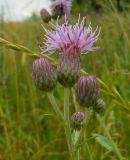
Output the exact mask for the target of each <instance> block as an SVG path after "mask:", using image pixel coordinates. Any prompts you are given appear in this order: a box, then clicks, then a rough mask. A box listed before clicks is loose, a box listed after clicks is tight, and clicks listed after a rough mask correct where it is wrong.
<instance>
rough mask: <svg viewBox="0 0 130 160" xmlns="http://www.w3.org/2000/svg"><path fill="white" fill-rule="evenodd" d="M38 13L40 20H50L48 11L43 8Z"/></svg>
mask: <svg viewBox="0 0 130 160" xmlns="http://www.w3.org/2000/svg"><path fill="white" fill-rule="evenodd" d="M40 15H41V18H42V20H43V21H44V22H46V23H47V22H49V21H50V20H51V16H50V14H49V12H48V11H47V10H46V9H45V8H42V9H41V11H40Z"/></svg>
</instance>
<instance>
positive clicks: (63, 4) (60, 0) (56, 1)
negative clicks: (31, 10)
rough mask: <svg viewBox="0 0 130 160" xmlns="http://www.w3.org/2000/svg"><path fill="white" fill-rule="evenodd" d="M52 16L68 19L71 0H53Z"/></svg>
mask: <svg viewBox="0 0 130 160" xmlns="http://www.w3.org/2000/svg"><path fill="white" fill-rule="evenodd" d="M51 11H52V17H53V18H54V19H57V17H63V16H65V15H66V18H67V19H69V16H70V12H71V0H53V1H52V5H51Z"/></svg>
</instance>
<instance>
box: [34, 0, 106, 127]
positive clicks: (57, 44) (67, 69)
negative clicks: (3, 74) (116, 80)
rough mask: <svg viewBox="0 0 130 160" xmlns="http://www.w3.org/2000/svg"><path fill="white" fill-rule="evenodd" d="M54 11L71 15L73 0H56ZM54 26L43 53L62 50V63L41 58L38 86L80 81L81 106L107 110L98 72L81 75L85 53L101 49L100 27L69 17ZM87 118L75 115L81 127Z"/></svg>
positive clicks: (48, 88) (48, 32)
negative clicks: (81, 64) (97, 75)
mask: <svg viewBox="0 0 130 160" xmlns="http://www.w3.org/2000/svg"><path fill="white" fill-rule="evenodd" d="M51 8H52V13H53V15H54V16H55V15H56V16H57V15H59V17H62V16H65V14H66V15H69V14H70V11H71V1H70V0H54V1H53V2H52V6H51ZM42 15H46V16H45V17H44V16H43V19H44V21H45V20H46V21H49V13H48V12H47V11H46V10H44V9H43V10H42V11H41V16H42ZM51 25H52V29H51V30H49V29H46V28H44V26H43V29H44V31H45V36H44V42H43V44H44V45H43V47H41V50H42V53H43V54H54V53H56V52H58V53H59V56H58V57H59V58H58V65H57V68H55V67H54V66H53V65H52V64H51V63H50V61H49V60H48V59H46V58H40V59H37V60H35V61H34V63H33V80H34V82H35V84H36V86H37V87H38V88H39V89H40V90H43V91H45V92H51V91H52V90H53V89H54V88H55V86H56V84H57V81H58V82H59V83H60V84H61V85H62V86H63V87H64V88H71V87H73V86H74V85H75V84H76V91H75V96H76V100H77V102H78V103H79V105H80V106H83V107H87V108H90V107H92V108H93V110H94V111H95V112H97V113H99V112H102V111H104V109H105V103H104V101H103V100H102V98H101V95H100V89H99V87H98V82H97V79H96V77H95V76H92V75H84V76H81V77H80V62H81V60H80V57H81V54H86V53H88V52H93V51H96V50H97V49H98V47H95V42H96V41H97V40H98V37H99V33H100V29H99V28H98V27H97V28H96V29H95V30H93V29H92V27H91V25H89V26H87V27H86V26H85V18H83V19H82V20H80V16H79V19H78V22H77V23H76V24H75V25H71V24H70V23H69V22H68V21H67V18H66V19H65V22H64V23H63V24H59V23H58V19H57V22H56V25H55V24H52V23H51ZM84 119H85V115H84V113H83V112H75V113H74V114H73V115H72V117H71V122H72V126H73V128H77V129H80V128H81V126H82V124H83V122H84Z"/></svg>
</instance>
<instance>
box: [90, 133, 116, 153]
mask: <svg viewBox="0 0 130 160" xmlns="http://www.w3.org/2000/svg"><path fill="white" fill-rule="evenodd" d="M92 136H93V137H94V138H95V139H96V141H97V142H98V143H100V144H101V145H102V146H103V147H104V148H106V149H107V150H108V151H112V150H113V147H112V145H111V143H110V141H109V139H108V138H107V137H104V136H102V135H100V134H97V133H93V134H92Z"/></svg>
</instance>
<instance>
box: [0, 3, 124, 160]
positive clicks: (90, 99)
mask: <svg viewBox="0 0 130 160" xmlns="http://www.w3.org/2000/svg"><path fill="white" fill-rule="evenodd" d="M51 7H52V14H53V17H58V16H59V17H64V18H65V17H66V18H65V19H66V20H65V23H63V24H61V25H59V24H58V21H57V23H56V25H54V24H52V26H53V27H54V29H51V30H47V29H46V28H44V30H45V38H44V42H43V43H44V46H43V47H42V48H41V49H42V54H33V53H32V52H31V51H30V50H28V49H26V48H25V47H22V46H17V45H13V44H9V43H8V42H7V41H4V40H3V41H2V40H1V41H0V43H3V44H4V45H5V46H7V47H9V46H10V47H12V48H14V49H16V50H19V51H21V50H22V51H24V52H26V53H28V55H31V56H33V58H34V57H35V58H37V59H35V60H34V62H33V67H32V77H33V81H34V83H35V85H36V87H37V88H38V89H40V90H42V91H44V92H46V93H47V95H48V98H49V100H50V102H51V104H52V107H53V109H54V110H55V112H56V115H57V117H58V118H59V122H61V123H62V124H63V128H64V131H65V135H66V141H67V144H68V150H69V154H70V158H71V159H72V160H80V158H81V153H80V152H81V148H82V138H84V135H85V133H86V132H85V131H86V130H87V127H88V125H89V122H90V120H91V119H92V118H93V116H92V115H93V114H96V118H97V120H98V122H99V123H100V125H101V126H102V128H103V129H104V132H105V134H106V136H107V137H108V139H109V141H110V143H111V145H112V147H113V150H114V152H115V154H116V155H117V157H118V159H120V160H123V157H122V155H121V153H120V150H119V149H118V147H117V145H116V143H114V141H113V139H112V137H111V135H110V133H109V131H108V130H107V129H106V127H105V125H104V123H103V121H102V118H101V117H100V115H99V113H100V112H103V111H105V102H104V101H103V99H102V97H101V94H100V88H99V86H98V82H100V84H102V88H105V89H106V90H105V91H109V89H108V88H107V87H106V85H105V84H104V83H103V82H102V81H100V80H98V82H97V78H96V77H95V76H93V75H86V73H85V75H81V74H80V73H81V69H80V63H81V59H80V57H81V56H82V55H81V54H86V53H88V52H93V51H96V50H97V49H98V47H95V42H96V41H97V40H98V38H99V33H100V29H98V27H97V28H96V29H95V30H94V31H93V29H92V27H91V26H90V25H89V26H88V27H86V26H85V18H83V20H82V21H80V18H79V20H78V22H77V23H76V24H75V25H71V24H70V23H69V22H68V21H67V19H69V16H70V11H71V1H70V0H54V1H53V3H52V6H51ZM41 15H42V16H43V20H45V21H47V22H48V21H49V20H50V17H49V19H48V16H49V13H48V12H47V11H46V10H44V9H43V10H42V11H41ZM46 18H47V19H46ZM56 51H57V52H58V55H59V57H58V63H55V61H54V60H53V59H52V58H51V57H49V56H48V55H50V54H53V53H55V52H56ZM47 54H48V55H47ZM41 57H43V58H41ZM55 64H56V65H55ZM83 73H84V71H82V74H83ZM58 82H59V83H60V84H61V85H62V86H63V88H64V108H61V107H60V106H59V103H57V100H56V98H55V97H54V95H53V90H54V89H55V87H56V84H57V83H58ZM72 87H74V89H75V95H74V96H73V97H75V99H76V101H77V103H78V104H79V105H80V109H78V111H77V110H75V111H74V113H73V114H72V113H70V109H69V108H70V103H69V101H70V91H71V89H72ZM113 95H114V96H113V97H114V98H115V97H116V96H115V95H117V93H116V92H113ZM118 96H119V95H118ZM120 101H121V102H122V100H121V99H120ZM77 103H75V104H77ZM122 103H123V102H122ZM61 106H63V105H61ZM73 110H74V108H73ZM86 143H87V142H86ZM91 159H92V158H91Z"/></svg>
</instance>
